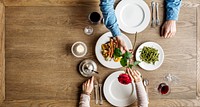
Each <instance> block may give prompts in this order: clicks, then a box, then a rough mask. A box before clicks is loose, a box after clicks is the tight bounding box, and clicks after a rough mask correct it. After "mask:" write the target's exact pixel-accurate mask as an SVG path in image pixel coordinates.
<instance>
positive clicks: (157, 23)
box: [156, 2, 160, 26]
mask: <svg viewBox="0 0 200 107" xmlns="http://www.w3.org/2000/svg"><path fill="white" fill-rule="evenodd" d="M158 6H159V4H158V2H157V3H156V26H159V25H160V19H159V11H158Z"/></svg>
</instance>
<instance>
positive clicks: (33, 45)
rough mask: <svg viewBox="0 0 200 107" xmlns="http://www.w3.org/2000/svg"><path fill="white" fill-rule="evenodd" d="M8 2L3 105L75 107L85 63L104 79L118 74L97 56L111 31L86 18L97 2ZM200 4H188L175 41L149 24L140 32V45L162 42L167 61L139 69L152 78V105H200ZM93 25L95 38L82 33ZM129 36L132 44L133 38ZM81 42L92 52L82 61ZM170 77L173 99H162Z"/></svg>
mask: <svg viewBox="0 0 200 107" xmlns="http://www.w3.org/2000/svg"><path fill="white" fill-rule="evenodd" d="M157 1H158V2H161V1H160V0H157ZM4 2H5V4H6V5H7V7H6V38H5V44H6V56H5V58H6V77H5V78H6V81H5V83H6V100H5V101H4V102H3V104H2V105H1V106H2V107H38V106H40V107H48V106H52V107H64V106H67V107H74V106H77V104H78V101H79V95H80V92H81V84H82V83H83V82H84V81H85V80H87V78H84V77H82V76H81V75H80V73H79V72H78V70H77V67H78V64H79V63H80V62H81V61H82V60H84V59H88V58H89V59H92V60H94V61H95V62H96V63H97V65H98V71H99V72H100V74H99V75H98V76H99V77H101V78H102V79H103V80H105V79H106V77H107V76H108V75H109V74H111V73H113V71H116V70H112V69H108V68H105V67H103V66H102V65H101V64H100V63H99V62H98V61H97V59H96V57H95V54H94V49H95V44H96V41H97V40H98V38H99V37H100V36H101V35H102V34H103V33H105V32H107V31H108V30H107V29H106V28H105V26H104V25H103V24H99V25H92V24H90V22H89V21H88V19H87V17H88V15H89V13H91V12H92V11H98V12H100V10H99V7H98V1H95V0H93V1H89V0H88V1H78V0H75V1H70V0H68V1H67V0H65V1H64V0H63V1H61V0H60V1H54V0H44V1H39V0H37V1H34V0H28V1H26V0H16V1H15V0H4ZM85 2H87V3H85ZM147 3H148V4H149V3H150V1H147ZM161 4H162V2H161ZM187 4H188V5H187ZM198 4H199V1H198V0H190V1H183V6H182V8H181V12H180V15H179V21H178V22H177V34H176V36H174V37H173V38H171V39H164V38H162V37H160V36H159V33H160V32H159V30H160V27H156V28H151V27H150V26H148V27H147V29H146V30H144V31H143V32H142V33H139V36H138V40H137V43H136V45H137V46H139V45H140V44H141V43H143V42H146V41H154V42H157V43H159V44H160V45H161V46H162V48H163V49H164V52H165V60H164V63H163V65H162V66H161V67H160V68H159V69H157V70H155V71H153V72H147V71H144V70H142V69H141V68H139V67H136V68H135V69H138V70H139V71H141V73H142V75H143V77H144V78H147V79H149V80H150V85H149V98H150V104H149V106H150V107H175V106H183V107H194V106H196V107H198V106H199V105H200V104H199V100H197V99H196V98H197V96H199V93H200V89H199V87H200V83H199V75H200V73H199V60H200V59H199V53H200V52H199V19H200V18H199V15H198V14H199V7H198V6H199V5H198ZM75 5H76V6H75ZM9 6H11V7H9ZM12 6H23V7H12ZM26 6H29V7H26ZM30 6H33V7H30ZM34 6H36V7H34ZM38 6H39V7H38ZM49 6H54V7H49ZM57 6H59V7H57ZM62 6H65V7H62ZM197 7H198V8H197ZM159 9H160V12H161V13H160V17H161V21H162V22H164V21H163V19H164V18H163V17H164V16H163V14H162V13H163V12H164V10H163V5H160V7H159ZM88 25H91V26H92V27H93V28H94V34H93V36H86V35H84V33H83V28H84V27H85V26H88ZM197 31H198V32H197ZM126 35H127V36H128V37H129V38H130V40H131V41H132V43H133V41H134V35H130V34H126ZM76 41H83V42H85V43H86V45H87V46H88V53H87V55H86V56H85V57H83V58H75V57H74V56H73V55H72V54H71V52H70V48H71V46H72V44H73V43H74V42H76ZM118 70H120V69H118ZM168 73H171V74H172V75H175V76H176V77H177V84H175V83H169V84H170V86H171V93H170V95H168V96H161V95H159V94H158V92H157V86H158V84H159V83H160V82H164V76H165V75H166V74H168ZM196 74H197V75H196ZM91 99H92V101H91V106H92V107H96V106H99V105H95V102H94V95H93V93H92V96H91ZM103 99H104V105H103V106H104V107H110V106H111V105H110V104H109V103H108V102H107V101H106V100H105V98H103ZM134 105H136V103H134ZM134 105H133V106H134Z"/></svg>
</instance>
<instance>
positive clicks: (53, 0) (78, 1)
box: [2, 0, 200, 7]
mask: <svg viewBox="0 0 200 107" xmlns="http://www.w3.org/2000/svg"><path fill="white" fill-rule="evenodd" d="M2 1H4V3H5V5H6V6H94V5H96V6H98V5H99V1H100V0H84V1H83V0H2ZM116 1H120V0H116ZM145 1H146V2H147V3H148V4H149V5H150V2H151V0H145ZM154 1H156V2H159V3H163V0H154ZM199 5H200V1H199V0H183V1H182V6H184V7H198V6H199ZM161 6H162V5H161Z"/></svg>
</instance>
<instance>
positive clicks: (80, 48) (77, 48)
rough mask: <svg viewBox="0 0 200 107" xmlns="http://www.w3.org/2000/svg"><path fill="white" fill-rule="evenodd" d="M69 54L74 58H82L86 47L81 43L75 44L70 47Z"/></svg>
mask: <svg viewBox="0 0 200 107" xmlns="http://www.w3.org/2000/svg"><path fill="white" fill-rule="evenodd" d="M71 52H72V54H73V55H74V56H75V57H83V56H85V55H86V53H87V46H86V44H85V43H83V42H80V41H78V42H75V43H74V44H73V45H72V47H71Z"/></svg>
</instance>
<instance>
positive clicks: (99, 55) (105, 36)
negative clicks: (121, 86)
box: [95, 32, 133, 69]
mask: <svg viewBox="0 0 200 107" xmlns="http://www.w3.org/2000/svg"><path fill="white" fill-rule="evenodd" d="M110 37H113V36H112V34H111V32H107V33H104V34H103V35H102V36H101V37H100V38H99V39H98V41H97V43H96V46H95V54H96V57H97V59H98V61H99V62H100V63H101V64H102V65H103V66H105V67H107V68H111V69H117V68H121V67H122V66H121V64H120V62H114V61H113V59H112V60H111V61H106V60H105V58H104V57H103V55H102V53H101V50H102V49H101V45H102V44H104V43H106V42H108V41H109V40H110ZM121 37H122V38H123V40H124V41H125V43H126V45H127V47H128V49H132V48H133V46H132V43H131V41H130V39H129V38H128V37H127V36H126V35H124V34H123V33H122V34H121Z"/></svg>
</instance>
